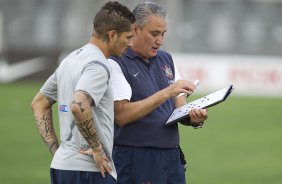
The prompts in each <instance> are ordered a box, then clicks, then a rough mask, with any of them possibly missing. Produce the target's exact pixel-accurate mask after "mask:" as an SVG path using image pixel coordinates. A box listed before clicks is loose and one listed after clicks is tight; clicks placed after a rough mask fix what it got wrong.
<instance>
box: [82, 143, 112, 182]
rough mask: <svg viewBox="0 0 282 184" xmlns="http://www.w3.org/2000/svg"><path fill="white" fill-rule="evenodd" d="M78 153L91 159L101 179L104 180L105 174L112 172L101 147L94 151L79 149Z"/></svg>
mask: <svg viewBox="0 0 282 184" xmlns="http://www.w3.org/2000/svg"><path fill="white" fill-rule="evenodd" d="M79 152H80V153H82V154H84V155H90V156H92V157H93V159H94V160H95V162H96V164H97V166H98V167H99V169H100V172H101V175H102V177H103V178H105V172H108V173H110V172H111V171H112V168H111V166H110V165H109V159H108V158H107V157H106V155H105V153H104V151H103V149H102V146H101V145H100V146H99V147H97V148H95V149H94V150H93V149H91V148H89V149H87V150H84V149H81V150H80V151H79Z"/></svg>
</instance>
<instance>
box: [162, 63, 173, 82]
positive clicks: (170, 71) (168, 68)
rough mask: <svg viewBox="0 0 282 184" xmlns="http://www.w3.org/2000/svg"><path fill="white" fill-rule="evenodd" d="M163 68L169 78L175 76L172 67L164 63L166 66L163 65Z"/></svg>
mask: <svg viewBox="0 0 282 184" xmlns="http://www.w3.org/2000/svg"><path fill="white" fill-rule="evenodd" d="M162 69H163V70H164V72H165V75H166V76H167V77H168V78H170V79H172V78H173V73H172V70H171V68H170V67H169V66H167V65H164V67H162Z"/></svg>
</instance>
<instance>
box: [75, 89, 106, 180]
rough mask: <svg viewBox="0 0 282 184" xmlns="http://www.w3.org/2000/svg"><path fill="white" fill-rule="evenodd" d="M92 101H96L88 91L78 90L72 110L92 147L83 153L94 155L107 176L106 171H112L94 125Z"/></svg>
mask: <svg viewBox="0 0 282 184" xmlns="http://www.w3.org/2000/svg"><path fill="white" fill-rule="evenodd" d="M92 103H94V102H93V99H92V98H91V96H90V95H89V94H88V93H87V92H85V91H82V90H78V91H76V92H75V94H74V97H73V102H72V104H71V111H72V113H73V116H74V119H75V122H76V126H77V128H78V130H79V131H80V133H81V135H82V136H83V137H84V139H85V140H86V141H87V143H88V144H89V146H90V148H91V150H89V151H88V152H83V151H82V152H81V153H83V154H88V155H92V156H93V159H94V160H95V162H96V163H97V165H98V167H99V168H100V171H101V174H102V176H103V177H105V174H104V173H105V171H106V172H111V167H110V166H109V164H108V162H109V160H108V158H107V157H106V156H105V154H104V152H103V148H102V145H101V142H100V140H99V137H98V134H97V130H96V128H95V126H94V123H95V122H93V114H92V107H91V105H92Z"/></svg>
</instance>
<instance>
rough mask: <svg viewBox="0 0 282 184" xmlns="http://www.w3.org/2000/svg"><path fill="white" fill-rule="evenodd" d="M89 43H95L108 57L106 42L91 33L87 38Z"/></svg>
mask: <svg viewBox="0 0 282 184" xmlns="http://www.w3.org/2000/svg"><path fill="white" fill-rule="evenodd" d="M89 43H91V44H94V45H96V46H97V47H98V48H99V49H100V50H101V51H102V52H103V54H104V56H105V57H106V58H109V57H110V52H109V49H108V47H109V46H108V44H107V43H106V42H105V41H103V40H102V39H101V38H99V37H98V36H97V35H95V34H94V35H92V37H91V38H90V40H89Z"/></svg>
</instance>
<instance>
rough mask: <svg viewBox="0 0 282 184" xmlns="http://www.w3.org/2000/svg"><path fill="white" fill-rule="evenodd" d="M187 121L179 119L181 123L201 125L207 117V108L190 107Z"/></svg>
mask: <svg viewBox="0 0 282 184" xmlns="http://www.w3.org/2000/svg"><path fill="white" fill-rule="evenodd" d="M189 117H190V118H189V119H188V121H187V120H186V121H181V123H182V124H183V125H192V126H194V127H197V126H202V125H203V124H204V121H205V120H206V119H207V118H208V110H207V109H192V110H190V111H189Z"/></svg>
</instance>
